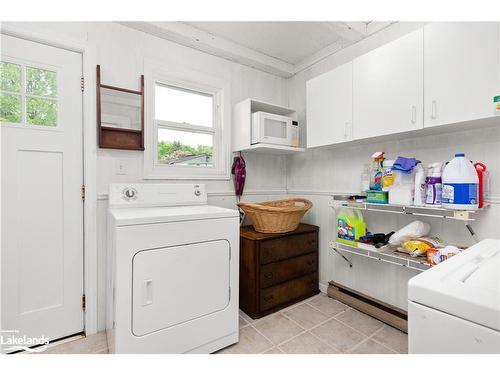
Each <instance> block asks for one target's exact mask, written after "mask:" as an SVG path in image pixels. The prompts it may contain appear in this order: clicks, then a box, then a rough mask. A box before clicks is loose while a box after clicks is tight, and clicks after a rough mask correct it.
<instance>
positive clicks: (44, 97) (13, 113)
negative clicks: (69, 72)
mask: <svg viewBox="0 0 500 375" xmlns="http://www.w3.org/2000/svg"><path fill="white" fill-rule="evenodd" d="M0 121H1V122H2V123H11V124H25V125H35V126H44V127H55V126H57V73H56V72H54V71H51V70H46V69H42V68H37V67H32V66H27V65H23V64H17V63H15V62H8V61H1V62H0Z"/></svg>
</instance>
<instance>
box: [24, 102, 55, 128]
mask: <svg viewBox="0 0 500 375" xmlns="http://www.w3.org/2000/svg"><path fill="white" fill-rule="evenodd" d="M26 120H27V122H28V123H30V124H33V125H43V126H56V124H57V104H56V102H55V101H53V100H47V99H39V98H30V97H28V99H27V101H26Z"/></svg>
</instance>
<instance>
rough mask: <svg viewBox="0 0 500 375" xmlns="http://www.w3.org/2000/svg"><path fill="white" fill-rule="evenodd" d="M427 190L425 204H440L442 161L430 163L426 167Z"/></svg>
mask: <svg viewBox="0 0 500 375" xmlns="http://www.w3.org/2000/svg"><path fill="white" fill-rule="evenodd" d="M427 168H428V169H427V179H426V185H427V191H426V199H425V204H426V205H432V206H440V205H441V191H442V190H441V188H442V178H441V169H442V168H443V163H432V164H429V166H428V167H427Z"/></svg>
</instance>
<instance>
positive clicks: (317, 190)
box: [287, 23, 500, 308]
mask: <svg viewBox="0 0 500 375" xmlns="http://www.w3.org/2000/svg"><path fill="white" fill-rule="evenodd" d="M421 26H422V24H417V23H400V24H395V25H393V26H391V27H390V28H388V29H386V30H384V31H381V32H379V33H377V34H375V35H373V36H371V37H369V38H367V39H365V40H363V41H361V42H359V43H357V44H355V45H353V46H350V47H347V48H346V49H344V50H342V51H340V52H339V53H336V54H335V55H332V56H330V57H329V58H327V59H325V60H323V61H321V62H319V63H317V64H315V65H313V66H312V67H310V68H309V69H307V70H305V71H303V72H301V73H299V74H297V75H295V76H294V77H292V78H291V79H290V80H289V88H288V90H289V103H288V104H289V106H290V107H291V108H295V109H296V110H297V111H298V115H299V119H300V121H301V123H303V124H304V123H307V119H306V114H305V108H306V99H305V89H306V81H307V80H309V79H311V78H313V77H315V76H317V75H319V74H322V73H324V72H326V71H328V70H331V69H333V68H335V67H336V66H339V65H341V64H344V63H346V62H348V61H350V60H352V59H353V58H355V57H357V56H360V55H362V54H364V53H366V52H368V51H370V50H371V49H374V48H377V47H378V46H380V45H382V44H384V43H387V42H389V41H391V40H394V39H396V38H398V37H399V36H402V35H404V34H406V33H408V32H411V31H413V30H415V29H416V28H418V27H421ZM304 130H305V127H304ZM375 151H385V152H386V155H387V157H388V158H396V157H397V156H406V157H416V158H417V159H419V160H421V161H422V162H423V163H424V165H426V164H428V163H431V162H434V161H448V160H450V159H451V158H452V157H453V155H454V154H455V152H465V153H466V156H467V157H468V158H470V159H472V160H474V161H482V162H484V163H485V164H486V165H487V166H488V168H489V169H490V171H491V174H492V181H491V188H492V195H493V198H494V199H493V201H494V203H493V204H492V206H491V207H489V208H488V209H487V210H486V211H485V212H484V213H483V214H482V215H481V218H480V219H479V220H478V221H477V222H474V223H473V227H474V228H475V229H476V232H477V234H478V236H479V237H480V238H486V237H493V238H499V237H500V234H499V228H500V225H499V224H500V221H499V217H500V213H499V205H498V203H500V161H499V158H498V155H499V151H500V132H499V129H498V127H496V128H490V129H482V130H468V131H456V132H454V133H449V134H443V135H438V136H436V135H433V136H419V137H408V138H406V139H402V140H399V141H386V142H382V141H377V142H366V143H364V144H363V145H359V144H358V145H349V144H347V145H342V146H337V147H332V148H330V149H311V150H308V151H307V152H306V153H304V154H301V155H293V156H289V157H288V160H287V189H288V192H289V194H291V195H297V196H306V197H309V198H310V199H311V200H312V201H313V203H314V204H315V206H314V208H313V209H312V210H311V212H310V213H309V214H308V215H307V217H306V220H307V221H309V222H311V223H314V224H317V225H319V226H320V227H321V231H320V233H321V234H320V246H321V249H320V283H321V284H322V285H321V286H322V287H323V288H324V287H325V286H326V285H327V283H328V281H330V280H335V281H337V282H339V283H343V284H345V285H347V286H351V287H353V288H354V289H357V290H359V291H361V292H365V293H366V294H368V295H371V296H373V297H376V298H380V299H381V300H384V301H386V302H389V303H392V304H394V305H396V306H399V307H401V308H406V282H407V280H408V279H409V278H410V277H412V276H413V275H414V274H415V273H414V272H413V271H410V270H405V269H402V267H400V266H392V265H388V264H382V263H379V262H377V261H374V260H369V259H364V258H361V257H355V256H353V257H351V259H352V261H353V262H354V267H353V268H349V267H348V265H347V263H346V262H345V261H344V260H342V259H341V258H340V257H339V256H338V255H337V254H335V253H332V252H331V250H329V249H328V241H329V240H331V239H334V238H335V230H334V223H335V217H336V212H335V211H334V210H333V209H332V208H329V207H328V206H327V204H328V196H329V194H331V193H332V192H350V193H355V192H359V191H360V179H361V172H362V168H363V164H366V163H369V162H370V156H371V154H373V153H374V152H375ZM365 219H366V221H367V223H368V227H369V228H368V229H369V230H370V231H374V232H386V233H387V232H389V231H390V230H394V229H397V228H400V227H402V226H403V225H404V224H406V223H409V222H410V221H412V220H414V219H415V217H411V216H409V217H405V216H403V215H390V214H376V213H368V214H366V217H365ZM424 221H427V222H429V223H430V224H431V225H432V227H433V234H436V235H437V234H439V235H442V236H443V237H444V239H445V240H448V241H450V242H455V243H458V244H464V245H470V244H472V243H473V242H472V239H471V237H470V236H469V235H468V232H467V230H466V228H465V226H464V224H463V223H460V222H454V221H445V220H441V219H428V220H427V219H426V220H424Z"/></svg>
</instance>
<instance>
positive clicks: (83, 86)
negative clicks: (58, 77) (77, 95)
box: [80, 77, 85, 92]
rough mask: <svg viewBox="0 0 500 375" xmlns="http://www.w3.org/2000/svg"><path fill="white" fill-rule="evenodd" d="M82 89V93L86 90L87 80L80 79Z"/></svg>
mask: <svg viewBox="0 0 500 375" xmlns="http://www.w3.org/2000/svg"><path fill="white" fill-rule="evenodd" d="M80 89H81V90H82V92H83V91H84V90H85V78H84V77H81V78H80Z"/></svg>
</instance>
